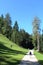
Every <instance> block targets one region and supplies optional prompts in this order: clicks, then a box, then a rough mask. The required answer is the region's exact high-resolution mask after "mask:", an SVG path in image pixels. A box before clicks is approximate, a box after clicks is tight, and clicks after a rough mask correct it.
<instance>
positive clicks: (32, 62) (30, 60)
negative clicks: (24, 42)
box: [19, 50, 40, 65]
mask: <svg viewBox="0 0 43 65" xmlns="http://www.w3.org/2000/svg"><path fill="white" fill-rule="evenodd" d="M32 51H33V50H32ZM19 65H40V64H39V63H38V60H37V59H36V57H35V55H34V54H33V55H29V52H28V53H27V54H26V55H25V56H24V58H23V59H22V61H21V63H20V64H19Z"/></svg>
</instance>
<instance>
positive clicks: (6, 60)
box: [0, 34, 28, 65]
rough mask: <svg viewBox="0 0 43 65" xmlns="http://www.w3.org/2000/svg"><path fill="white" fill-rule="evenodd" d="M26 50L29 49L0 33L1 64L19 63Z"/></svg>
mask: <svg viewBox="0 0 43 65" xmlns="http://www.w3.org/2000/svg"><path fill="white" fill-rule="evenodd" d="M11 45H12V47H11ZM26 52H28V50H27V49H24V48H22V47H19V46H18V45H16V44H14V43H13V42H11V41H10V40H9V39H7V38H6V37H5V36H3V35H2V34H0V65H17V64H18V63H19V62H20V60H21V59H22V58H23V56H24V55H25V54H26Z"/></svg>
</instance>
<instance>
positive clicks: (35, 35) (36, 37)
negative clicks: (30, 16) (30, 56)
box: [32, 17, 40, 51]
mask: <svg viewBox="0 0 43 65" xmlns="http://www.w3.org/2000/svg"><path fill="white" fill-rule="evenodd" d="M32 24H33V39H34V43H35V42H36V43H35V47H37V50H38V51H39V50H40V46H39V34H40V19H39V18H38V17H35V18H34V21H33V22H32Z"/></svg>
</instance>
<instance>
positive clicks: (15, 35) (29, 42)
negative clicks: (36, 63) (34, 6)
mask: <svg viewBox="0 0 43 65" xmlns="http://www.w3.org/2000/svg"><path fill="white" fill-rule="evenodd" d="M24 24H25V23H24ZM32 25H33V34H31V35H30V34H29V33H28V32H26V31H25V30H24V29H19V25H18V22H17V20H16V21H15V23H14V26H13V27H12V20H11V17H10V14H9V13H7V14H6V15H5V17H4V16H3V15H1V16H0V34H3V35H5V36H6V37H7V38H8V39H9V40H11V41H13V42H14V43H15V44H18V45H20V46H22V47H24V48H30V49H33V48H35V49H38V51H43V30H42V34H41V33H40V19H39V18H38V17H35V18H34V21H33V22H32ZM28 29H29V28H28Z"/></svg>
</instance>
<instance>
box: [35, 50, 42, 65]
mask: <svg viewBox="0 0 43 65" xmlns="http://www.w3.org/2000/svg"><path fill="white" fill-rule="evenodd" d="M35 55H36V58H37V59H38V61H39V63H40V64H41V65H43V53H39V52H37V51H35Z"/></svg>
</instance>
